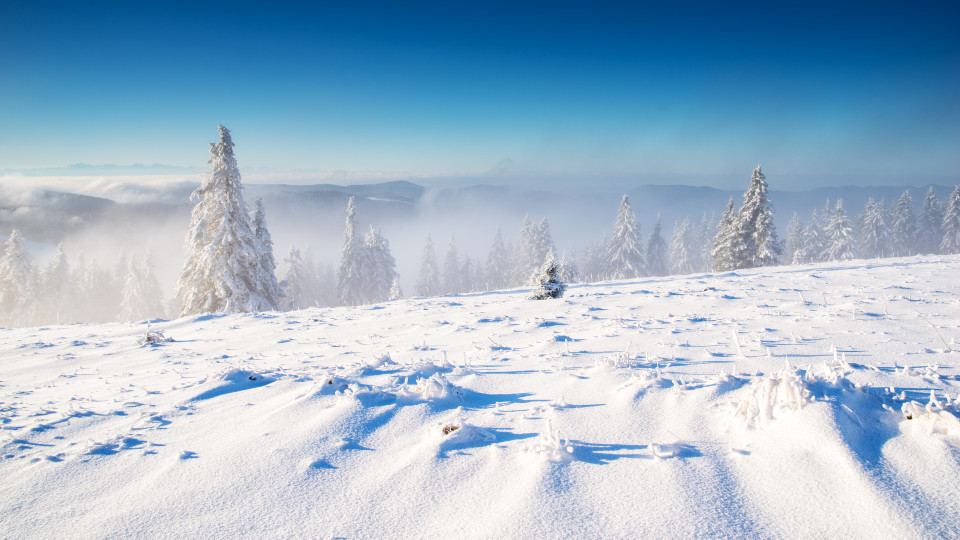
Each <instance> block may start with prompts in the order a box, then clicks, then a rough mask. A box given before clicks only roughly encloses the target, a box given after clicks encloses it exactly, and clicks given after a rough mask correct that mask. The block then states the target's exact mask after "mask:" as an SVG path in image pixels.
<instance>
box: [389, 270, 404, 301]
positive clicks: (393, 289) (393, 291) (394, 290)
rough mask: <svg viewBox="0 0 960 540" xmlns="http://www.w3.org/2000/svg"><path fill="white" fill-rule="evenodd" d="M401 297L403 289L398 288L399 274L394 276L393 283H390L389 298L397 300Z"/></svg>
mask: <svg viewBox="0 0 960 540" xmlns="http://www.w3.org/2000/svg"><path fill="white" fill-rule="evenodd" d="M401 298H403V290H402V289H401V288H400V276H399V275H398V276H394V278H393V283H391V284H390V300H399V299H401Z"/></svg>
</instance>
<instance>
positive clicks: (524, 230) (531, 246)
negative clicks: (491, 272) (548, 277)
mask: <svg viewBox="0 0 960 540" xmlns="http://www.w3.org/2000/svg"><path fill="white" fill-rule="evenodd" d="M538 235H539V228H538V227H537V226H536V225H534V224H533V222H532V221H530V217H529V216H525V217H524V218H523V224H522V225H521V226H520V238H519V240H518V241H517V245H516V247H515V248H514V250H513V284H514V285H517V286H523V285H527V284H528V283H529V281H530V276H531V275H532V274H533V272H534V271H535V270H536V269H537V268H538V267H539V265H540V262H539V261H540V259H538V258H537V250H538V246H537V244H538V242H537V237H538Z"/></svg>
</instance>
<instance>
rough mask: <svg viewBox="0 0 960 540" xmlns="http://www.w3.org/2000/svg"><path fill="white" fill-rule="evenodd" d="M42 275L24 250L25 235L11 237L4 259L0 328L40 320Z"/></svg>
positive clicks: (0, 270)
mask: <svg viewBox="0 0 960 540" xmlns="http://www.w3.org/2000/svg"><path fill="white" fill-rule="evenodd" d="M38 281H39V280H38V271H37V268H36V266H34V264H33V262H32V261H31V260H30V257H29V256H28V255H27V252H26V250H24V249H23V234H21V233H20V231H19V230H18V229H14V230H13V231H12V232H11V233H10V238H9V239H8V240H7V242H6V244H4V249H3V256H2V257H0V324H2V325H6V326H29V325H31V324H35V323H36V322H37V321H38V319H39V317H38V315H39V313H38V309H37V306H38V305H39V303H40V302H39V300H40V299H39V291H38V288H39V283H38Z"/></svg>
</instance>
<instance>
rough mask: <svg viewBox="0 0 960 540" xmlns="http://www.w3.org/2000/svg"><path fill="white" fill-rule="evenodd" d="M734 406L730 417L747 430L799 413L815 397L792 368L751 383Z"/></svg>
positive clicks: (806, 382) (802, 377)
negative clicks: (747, 428)
mask: <svg viewBox="0 0 960 540" xmlns="http://www.w3.org/2000/svg"><path fill="white" fill-rule="evenodd" d="M744 393H745V394H746V395H745V396H743V397H741V398H740V399H738V400H737V401H736V402H735V403H734V407H733V416H734V417H735V418H738V419H740V420H742V421H743V423H744V425H746V426H747V427H756V428H763V427H766V426H767V425H768V424H770V422H772V421H773V420H775V419H777V418H781V417H783V416H785V415H787V414H790V413H794V412H796V411H799V410H800V409H801V408H802V407H803V406H804V405H806V404H807V403H810V402H811V401H814V400H815V399H816V398H815V397H814V396H813V393H812V392H811V391H810V386H809V381H808V380H806V379H805V377H804V376H803V374H801V373H800V372H799V371H798V370H796V369H794V368H789V367H788V368H784V369H781V370H780V371H779V372H777V374H776V375H773V376H771V377H763V378H760V379H757V380H754V381H753V382H752V383H751V384H750V386H749V387H748V388H747V389H746V390H745V392H744Z"/></svg>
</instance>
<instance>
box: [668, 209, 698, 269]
mask: <svg viewBox="0 0 960 540" xmlns="http://www.w3.org/2000/svg"><path fill="white" fill-rule="evenodd" d="M697 248H698V246H697V245H696V232H695V231H694V230H693V227H692V226H691V225H690V220H688V219H684V220H683V221H681V222H680V223H678V224H677V225H676V226H675V227H674V228H673V235H672V236H671V237H670V247H669V249H668V250H667V255H668V259H669V260H670V272H671V273H673V274H692V273H694V272H696V271H698V270H699V268H698V267H697V264H696V262H695V261H696V258H697V257H696V253H697V250H698V249H697Z"/></svg>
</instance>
